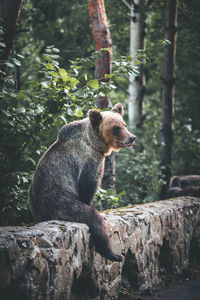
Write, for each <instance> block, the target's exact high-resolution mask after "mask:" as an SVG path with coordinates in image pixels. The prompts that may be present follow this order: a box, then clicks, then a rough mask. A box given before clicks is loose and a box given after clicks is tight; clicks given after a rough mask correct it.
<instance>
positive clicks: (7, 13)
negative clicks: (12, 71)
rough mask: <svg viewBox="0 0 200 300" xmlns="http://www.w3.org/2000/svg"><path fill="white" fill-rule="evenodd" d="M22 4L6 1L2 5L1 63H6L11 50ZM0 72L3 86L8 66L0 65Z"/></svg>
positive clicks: (18, 1)
mask: <svg viewBox="0 0 200 300" xmlns="http://www.w3.org/2000/svg"><path fill="white" fill-rule="evenodd" d="M22 2H23V0H6V1H5V4H4V8H3V14H2V19H3V24H2V26H3V28H4V34H3V36H2V39H1V42H2V43H4V44H5V48H3V52H2V53H1V55H0V59H1V60H2V61H3V62H4V61H8V59H9V57H10V53H11V51H12V48H13V40H14V38H15V35H16V27H17V25H18V20H19V15H20V12H21V6H22ZM0 70H1V74H0V76H1V77H0V83H1V85H4V82H5V77H6V75H7V72H8V66H7V65H6V64H2V65H1V66H0Z"/></svg>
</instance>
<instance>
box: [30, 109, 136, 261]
mask: <svg viewBox="0 0 200 300" xmlns="http://www.w3.org/2000/svg"><path fill="white" fill-rule="evenodd" d="M122 113H123V109H122V106H121V104H117V105H115V106H114V108H113V109H112V110H111V111H109V112H99V111H97V110H95V109H92V110H90V111H89V113H88V116H89V118H86V119H84V120H81V121H75V122H72V123H70V124H68V125H65V126H64V127H63V128H62V129H61V131H60V133H59V135H58V139H57V140H56V142H55V143H54V144H53V145H52V146H51V147H50V148H49V149H48V150H47V152H46V153H45V154H44V156H43V157H42V158H41V160H40V161H39V163H38V166H37V168H36V171H35V174H34V177H33V180H32V184H31V188H30V191H29V201H30V210H31V212H32V215H33V218H34V220H35V221H44V220H50V219H58V220H65V221H71V222H78V223H85V224H87V225H88V227H89V230H90V233H91V237H92V240H93V243H94V245H95V248H96V251H97V252H99V253H100V254H101V255H102V256H104V257H106V258H108V259H110V260H112V261H121V260H122V257H121V255H117V254H115V253H113V252H112V249H111V246H110V243H109V238H108V236H107V233H106V230H105V226H104V222H103V219H102V217H101V215H100V214H99V213H98V211H97V210H95V209H94V208H93V207H92V202H93V198H94V195H95V193H96V190H97V188H98V186H99V184H100V182H101V179H102V176H103V171H104V160H105V156H106V155H108V154H110V152H111V151H112V150H115V151H118V150H119V149H120V148H125V147H127V148H128V147H130V146H131V145H132V143H133V141H134V140H135V136H133V135H132V134H131V133H130V132H128V130H127V129H126V127H125V123H124V121H123V118H122Z"/></svg>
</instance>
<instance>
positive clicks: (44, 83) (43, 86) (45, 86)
mask: <svg viewBox="0 0 200 300" xmlns="http://www.w3.org/2000/svg"><path fill="white" fill-rule="evenodd" d="M41 86H42V88H45V89H48V82H47V81H43V82H41Z"/></svg>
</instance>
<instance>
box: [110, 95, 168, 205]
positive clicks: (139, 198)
mask: <svg viewBox="0 0 200 300" xmlns="http://www.w3.org/2000/svg"><path fill="white" fill-rule="evenodd" d="M158 101H159V97H158V95H156V94H155V95H154V97H152V98H149V99H148V101H145V107H144V109H145V125H144V128H143V129H142V130H141V129H137V130H136V131H135V132H134V134H136V143H135V144H134V145H133V147H132V149H124V150H120V152H119V153H118V154H117V161H116V173H117V190H118V189H119V190H120V189H122V188H123V189H124V190H125V191H126V202H125V203H124V205H125V204H134V203H141V202H143V203H144V202H152V201H155V200H156V199H158V194H159V191H160V188H161V186H162V184H163V180H162V176H161V170H160V168H159V146H160V145H159V134H160V126H161V109H160V108H159V106H158ZM152 108H153V109H152Z"/></svg>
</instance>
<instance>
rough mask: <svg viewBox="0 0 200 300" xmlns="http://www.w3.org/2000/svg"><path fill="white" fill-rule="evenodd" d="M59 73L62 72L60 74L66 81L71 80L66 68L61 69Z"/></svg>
mask: <svg viewBox="0 0 200 300" xmlns="http://www.w3.org/2000/svg"><path fill="white" fill-rule="evenodd" d="M59 74H60V76H61V78H62V80H63V81H64V82H66V81H67V80H69V76H68V74H67V71H66V70H65V69H59Z"/></svg>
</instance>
